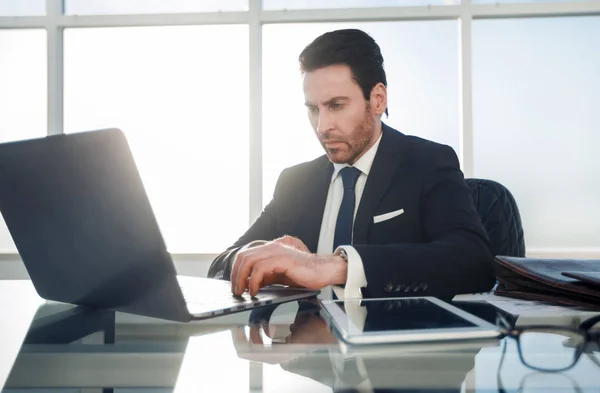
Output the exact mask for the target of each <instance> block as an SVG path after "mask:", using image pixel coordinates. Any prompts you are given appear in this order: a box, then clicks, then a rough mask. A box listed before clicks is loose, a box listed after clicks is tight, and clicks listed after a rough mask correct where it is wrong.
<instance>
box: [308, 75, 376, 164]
mask: <svg viewBox="0 0 600 393" xmlns="http://www.w3.org/2000/svg"><path fill="white" fill-rule="evenodd" d="M381 86H383V85H381ZM377 89H381V87H379V86H376V88H374V90H377ZM383 89H385V87H383ZM374 98H375V99H374ZM304 100H305V104H306V107H307V109H308V117H309V119H310V123H311V125H312V127H313V130H314V131H315V134H316V135H317V138H319V142H321V146H323V149H325V153H326V154H327V156H328V157H329V160H330V161H331V162H334V163H339V164H343V163H347V164H353V163H354V162H356V160H358V159H359V158H360V157H361V156H362V155H363V153H365V152H366V151H367V150H368V149H369V148H370V147H371V146H373V144H374V143H375V142H376V141H377V138H378V137H379V134H380V132H381V127H380V124H379V122H380V116H381V113H382V111H381V109H380V107H381V106H382V103H381V99H380V97H379V96H377V97H374V95H373V93H372V94H371V100H369V101H367V100H365V98H364V96H363V94H362V91H361V89H360V86H359V85H358V84H357V83H356V81H355V80H354V79H353V78H352V72H351V70H350V67H348V66H346V65H332V66H328V67H324V68H320V69H317V70H315V71H311V72H306V73H305V74H304ZM385 104H387V102H386V103H385ZM383 110H385V108H383Z"/></svg>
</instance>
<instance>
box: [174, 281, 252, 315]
mask: <svg viewBox="0 0 600 393" xmlns="http://www.w3.org/2000/svg"><path fill="white" fill-rule="evenodd" d="M178 281H179V287H180V288H181V293H182V294H183V298H184V299H185V301H186V303H187V304H190V305H193V306H195V307H197V306H202V307H209V308H212V307H214V308H221V307H222V308H227V307H235V306H236V305H239V304H245V303H254V302H257V301H258V299H257V298H252V297H251V296H250V295H249V294H248V293H244V294H243V295H242V296H235V295H233V294H232V293H231V287H230V284H229V282H227V281H221V280H214V282H212V281H213V280H202V279H201V280H195V279H194V277H186V278H185V279H179V280H178Z"/></svg>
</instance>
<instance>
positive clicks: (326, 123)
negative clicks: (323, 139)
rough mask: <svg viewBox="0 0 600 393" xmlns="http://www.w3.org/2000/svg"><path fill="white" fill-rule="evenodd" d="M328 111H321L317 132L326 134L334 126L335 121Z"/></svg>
mask: <svg viewBox="0 0 600 393" xmlns="http://www.w3.org/2000/svg"><path fill="white" fill-rule="evenodd" d="M327 112H328V111H320V112H319V119H318V123H317V133H319V134H321V135H324V134H326V133H327V132H328V131H329V130H331V129H332V128H333V121H332V118H331V115H330V114H329V113H327Z"/></svg>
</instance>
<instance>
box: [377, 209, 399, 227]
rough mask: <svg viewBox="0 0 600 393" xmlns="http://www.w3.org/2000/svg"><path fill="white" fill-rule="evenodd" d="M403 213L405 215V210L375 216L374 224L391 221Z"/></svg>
mask: <svg viewBox="0 0 600 393" xmlns="http://www.w3.org/2000/svg"><path fill="white" fill-rule="evenodd" d="M402 213H404V209H400V210H396V211H393V212H389V213H385V214H380V215H378V216H373V223H375V224H377V223H378V222H382V221H386V220H389V219H391V218H394V217H397V216H399V215H400V214H402Z"/></svg>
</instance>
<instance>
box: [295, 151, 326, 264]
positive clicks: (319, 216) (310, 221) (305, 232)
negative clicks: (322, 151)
mask: <svg viewBox="0 0 600 393" xmlns="http://www.w3.org/2000/svg"><path fill="white" fill-rule="evenodd" d="M332 174H333V164H331V162H330V161H329V160H328V159H327V157H326V156H323V157H322V159H321V160H320V161H319V162H318V165H317V168H316V170H315V177H314V180H313V182H311V185H310V186H309V187H307V188H306V195H305V196H306V199H304V200H305V201H306V202H305V203H306V207H305V208H300V207H298V209H299V211H302V212H310V213H307V214H306V213H303V214H304V220H303V225H302V228H301V231H302V234H301V235H300V238H301V239H304V240H305V243H304V244H306V247H308V249H309V250H310V251H311V252H314V253H316V252H317V247H318V245H319V234H320V232H321V223H322V221H323V212H324V211H325V202H326V201H327V193H328V192H329V185H330V184H331V176H332Z"/></svg>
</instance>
